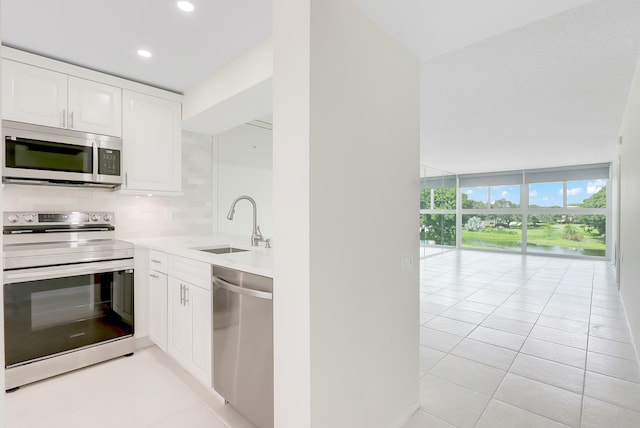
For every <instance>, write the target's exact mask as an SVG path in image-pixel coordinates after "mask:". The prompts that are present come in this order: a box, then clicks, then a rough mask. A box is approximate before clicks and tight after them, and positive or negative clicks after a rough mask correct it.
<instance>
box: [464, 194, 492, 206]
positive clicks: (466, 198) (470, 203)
mask: <svg viewBox="0 0 640 428" xmlns="http://www.w3.org/2000/svg"><path fill="white" fill-rule="evenodd" d="M484 208H487V204H486V203H484V202H482V201H476V200H474V199H469V195H467V194H466V193H463V194H462V209H484Z"/></svg>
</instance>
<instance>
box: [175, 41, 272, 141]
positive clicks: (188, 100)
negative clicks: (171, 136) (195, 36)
mask: <svg viewBox="0 0 640 428" xmlns="http://www.w3.org/2000/svg"><path fill="white" fill-rule="evenodd" d="M272 75H273V47H272V43H271V39H267V40H265V41H263V42H262V43H260V44H258V45H257V46H255V47H253V48H252V49H250V50H249V51H247V52H246V53H244V54H243V55H241V56H240V57H239V58H236V59H235V60H234V61H232V62H230V63H229V64H227V65H225V66H224V67H222V68H221V69H220V70H218V71H216V73H214V74H213V75H211V76H210V77H209V78H207V79H205V80H203V81H202V82H199V83H197V84H195V85H194V86H193V87H191V88H189V89H187V91H186V92H185V95H184V100H183V102H182V119H183V122H182V127H183V129H187V130H190V131H194V132H198V133H200V134H206V135H216V134H219V133H221V132H224V131H226V130H228V129H232V128H234V127H236V126H239V125H242V124H243V123H246V122H249V121H251V120H253V119H255V118H257V117H262V116H265V115H267V114H270V113H271V109H272V106H271V101H272V91H271V88H272V84H271V77H272Z"/></svg>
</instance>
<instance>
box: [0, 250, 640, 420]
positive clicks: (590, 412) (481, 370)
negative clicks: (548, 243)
mask: <svg viewBox="0 0 640 428" xmlns="http://www.w3.org/2000/svg"><path fill="white" fill-rule="evenodd" d="M421 270H422V272H421V314H420V323H421V327H420V343H421V345H420V399H421V404H422V408H421V409H420V410H419V411H418V412H416V414H415V415H414V416H413V418H412V419H411V421H410V422H409V423H408V424H407V425H406V427H405V428H427V427H429V428H432V427H435V428H439V427H452V426H454V427H476V428H500V427H505V428H516V427H517V428H526V427H543V428H544V427H567V426H570V427H581V428H591V427H594V428H595V427H616V428H624V427H634V428H637V427H640V370H639V369H638V364H637V361H636V355H635V350H634V348H633V346H632V345H631V336H630V335H629V331H628V329H627V323H626V320H625V314H624V309H623V306H622V303H621V301H620V299H619V297H618V292H617V288H616V285H615V280H614V276H613V270H612V268H611V266H610V265H609V263H608V262H601V261H593V260H570V259H560V258H548V257H538V256H530V257H522V256H520V255H512V254H496V253H488V252H477V251H460V252H455V251H454V252H444V253H441V254H438V255H434V256H431V257H428V258H426V259H423V260H422V262H421ZM34 403H38V406H37V410H36V408H35V407H34ZM6 410H7V427H9V428H34V427H39V428H40V427H45V428H46V427H56V428H57V427H65V428H75V427H78V428H80V427H82V428H85V427H91V428H101V427H114V426H117V427H122V428H128V427H131V428H133V427H135V428H138V427H153V428H170V427H183V426H188V427H190V428H198V427H208V428H225V427H233V428H253V426H252V425H251V424H250V423H249V422H247V421H246V420H245V419H243V418H242V417H241V416H240V415H238V414H237V413H236V412H235V411H234V410H233V409H232V408H230V407H229V406H224V405H223V404H222V402H221V401H219V400H218V399H217V398H215V397H214V396H213V395H211V394H210V393H209V392H208V391H206V390H205V388H203V387H202V386H201V385H199V384H198V383H197V382H196V381H195V380H194V379H193V378H192V377H191V376H190V375H188V374H187V373H186V372H185V371H184V370H182V369H181V368H180V367H179V366H178V365H177V364H175V363H174V362H173V361H172V360H171V358H170V357H168V356H167V355H165V354H164V353H163V352H162V351H160V350H159V349H157V348H155V347H151V348H147V349H144V350H142V351H138V352H136V354H135V355H134V356H132V357H129V358H119V359H116V360H112V361H109V362H106V363H103V364H99V365H96V366H92V367H90V368H87V369H83V370H78V371H76V372H73V373H68V374H65V375H62V376H58V377H56V378H53V379H48V380H45V381H42V382H38V383H34V384H32V385H28V386H25V387H22V388H20V389H19V390H18V391H16V392H14V393H10V394H7V395H6ZM354 428H360V427H354Z"/></svg>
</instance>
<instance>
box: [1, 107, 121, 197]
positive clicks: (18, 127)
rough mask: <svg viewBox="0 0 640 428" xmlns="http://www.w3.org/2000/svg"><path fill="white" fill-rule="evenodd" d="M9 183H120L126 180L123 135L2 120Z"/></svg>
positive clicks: (5, 174) (4, 170) (5, 179)
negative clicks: (123, 164)
mask: <svg viewBox="0 0 640 428" xmlns="http://www.w3.org/2000/svg"><path fill="white" fill-rule="evenodd" d="M2 152H3V161H2V181H3V182H5V183H22V184H51V185H64V186H92V187H116V186H119V185H121V184H122V172H121V171H122V139H121V138H118V137H111V136H107V135H97V134H91V133H86V132H81V131H73V130H68V129H58V128H51V127H48V126H40V125H32V124H28V123H21V122H12V121H8V120H3V121H2Z"/></svg>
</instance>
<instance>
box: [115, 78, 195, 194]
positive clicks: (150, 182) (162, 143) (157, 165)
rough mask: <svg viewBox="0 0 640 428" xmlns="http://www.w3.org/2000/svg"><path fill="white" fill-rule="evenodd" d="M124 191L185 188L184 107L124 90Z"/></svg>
mask: <svg viewBox="0 0 640 428" xmlns="http://www.w3.org/2000/svg"><path fill="white" fill-rule="evenodd" d="M122 99H123V109H122V142H123V152H124V155H123V156H124V161H123V164H124V172H125V175H124V184H123V185H122V189H125V190H131V191H145V192H154V191H158V192H179V191H180V190H181V188H182V175H181V173H182V171H181V165H182V159H181V156H182V149H181V146H182V140H181V135H182V131H181V126H182V124H181V116H182V109H181V104H180V103H178V102H175V101H170V100H166V99H162V98H158V97H154V96H150V95H146V94H142V93H138V92H134V91H129V90H126V89H125V90H123V94H122Z"/></svg>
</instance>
